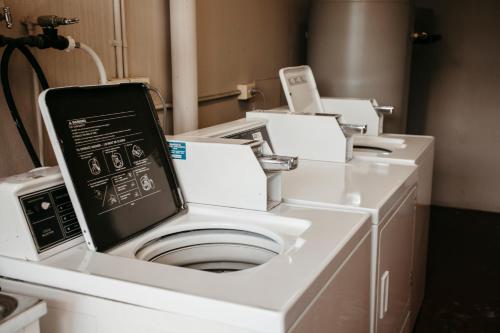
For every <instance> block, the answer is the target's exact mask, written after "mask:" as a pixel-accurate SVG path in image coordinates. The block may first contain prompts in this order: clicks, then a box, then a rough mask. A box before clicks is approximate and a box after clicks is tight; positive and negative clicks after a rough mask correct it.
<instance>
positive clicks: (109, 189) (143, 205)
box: [39, 84, 183, 251]
mask: <svg viewBox="0 0 500 333" xmlns="http://www.w3.org/2000/svg"><path fill="white" fill-rule="evenodd" d="M39 103H40V107H41V110H42V115H43V118H44V121H45V124H46V126H47V130H48V133H49V137H50V140H51V142H52V145H53V147H54V151H55V154H56V158H57V161H58V163H59V166H60V168H61V172H62V175H63V177H64V180H65V183H66V186H67V188H68V192H69V195H70V197H71V200H72V202H73V205H74V207H75V212H76V214H77V217H78V221H79V222H80V225H81V227H82V230H83V234H84V236H85V240H86V242H87V245H88V246H89V248H91V249H92V250H96V251H105V250H107V249H109V248H111V247H114V246H116V245H118V244H120V243H122V242H124V241H126V240H128V239H130V238H132V237H134V236H135V235H138V234H140V233H142V232H144V231H145V230H148V229H150V228H152V227H154V226H155V225H157V224H158V223H160V222H162V221H164V220H165V219H167V218H170V217H172V216H174V215H176V214H178V213H180V212H181V211H182V210H183V203H182V197H181V192H180V189H179V186H178V181H177V178H176V175H175V171H174V168H173V165H172V161H171V160H170V156H169V154H168V153H167V147H166V141H165V139H164V136H163V134H162V131H161V128H160V126H159V124H158V120H157V116H156V110H155V107H154V104H153V101H152V100H151V97H150V95H149V92H148V89H147V87H146V86H145V85H143V84H120V85H109V86H87V87H69V88H58V89H49V90H47V91H45V92H43V93H42V94H41V95H40V99H39Z"/></svg>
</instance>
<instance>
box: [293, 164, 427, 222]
mask: <svg viewBox="0 0 500 333" xmlns="http://www.w3.org/2000/svg"><path fill="white" fill-rule="evenodd" d="M416 181H417V167H416V166H415V165H402V164H389V163H381V162H366V161H358V160H352V161H350V162H349V163H345V164H344V163H331V162H322V161H311V160H301V161H300V165H299V167H298V168H297V169H296V170H294V171H292V172H287V173H283V198H284V199H283V200H284V202H288V203H294V204H305V205H310V206H315V207H328V208H344V209H349V210H352V209H354V210H361V211H366V212H369V213H370V214H372V223H374V224H378V222H379V221H380V220H381V219H382V218H383V217H384V216H385V215H386V214H387V213H388V212H389V211H390V209H391V207H392V206H393V205H394V204H395V203H396V202H397V201H398V200H400V199H401V198H402V197H403V196H404V195H405V194H406V193H407V192H408V191H409V190H410V189H411V188H412V187H413V186H415V184H416Z"/></svg>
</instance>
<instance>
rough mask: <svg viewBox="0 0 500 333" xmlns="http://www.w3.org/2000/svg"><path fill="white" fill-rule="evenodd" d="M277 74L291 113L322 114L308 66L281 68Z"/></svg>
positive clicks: (321, 107)
mask: <svg viewBox="0 0 500 333" xmlns="http://www.w3.org/2000/svg"><path fill="white" fill-rule="evenodd" d="M279 74H280V80H281V85H282V86H283V91H284V92H285V96H286V101H287V103H288V107H289V108H290V111H291V112H300V113H324V109H323V104H321V99H320V96H319V92H318V88H317V87H316V81H315V80H314V75H313V72H312V70H311V68H310V67H309V66H297V67H286V68H282V69H280V71H279Z"/></svg>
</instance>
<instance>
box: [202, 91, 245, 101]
mask: <svg viewBox="0 0 500 333" xmlns="http://www.w3.org/2000/svg"><path fill="white" fill-rule="evenodd" d="M240 94H241V91H239V90H231V91H226V92H222V93H218V94H212V95H205V96H200V97H199V98H198V103H203V102H211V101H216V100H219V99H224V98H229V97H236V96H239V95H240Z"/></svg>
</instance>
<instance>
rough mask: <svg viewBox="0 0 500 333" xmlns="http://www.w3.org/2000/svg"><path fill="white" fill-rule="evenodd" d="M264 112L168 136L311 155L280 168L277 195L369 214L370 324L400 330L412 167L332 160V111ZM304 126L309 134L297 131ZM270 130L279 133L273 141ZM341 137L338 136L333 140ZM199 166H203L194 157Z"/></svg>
mask: <svg viewBox="0 0 500 333" xmlns="http://www.w3.org/2000/svg"><path fill="white" fill-rule="evenodd" d="M267 115H269V118H267V119H262V118H258V117H253V118H247V119H240V120H236V121H233V122H229V123H225V124H220V125H216V126H213V127H207V128H204V129H200V130H196V131H192V132H188V133H184V134H181V135H179V136H176V137H174V138H168V139H169V140H173V141H174V142H175V143H176V144H179V142H180V141H181V140H182V138H186V139H187V140H192V138H193V137H198V138H203V137H208V138H212V139H214V140H215V139H216V138H257V139H263V140H265V141H267V143H268V146H269V147H272V149H273V151H274V152H275V153H278V154H282V153H283V152H287V153H290V152H293V154H296V155H298V156H299V158H301V156H304V155H306V156H308V157H309V158H311V156H315V158H317V159H319V160H313V159H309V160H308V159H303V158H301V159H300V167H299V168H298V169H297V170H295V171H294V172H289V173H284V174H283V194H282V195H283V201H284V202H289V203H296V204H301V205H308V206H313V207H327V208H332V207H335V208H342V209H346V210H350V211H363V212H368V213H370V214H371V216H372V254H371V272H372V273H371V280H372V281H371V283H372V287H371V307H372V331H376V332H386V331H387V332H393V331H399V330H400V329H405V327H408V325H409V320H410V299H411V297H410V292H411V290H410V283H411V274H412V269H413V267H412V255H413V248H412V246H413V230H414V219H415V200H416V181H417V167H416V166H414V165H397V164H390V163H383V162H367V161H362V160H356V159H353V160H350V161H349V163H332V162H339V161H335V159H333V157H335V155H332V154H331V152H332V151H337V150H336V149H335V147H333V146H334V142H335V141H330V140H329V139H330V138H331V137H332V133H335V132H336V131H337V133H338V130H339V124H338V122H337V121H336V120H335V118H330V117H326V118H325V117H324V116H315V115H313V114H295V113H288V112H287V113H284V112H279V111H273V112H269V113H268V114H267ZM280 119H284V121H280ZM328 120H332V121H328ZM279 124H286V125H287V128H288V129H289V128H293V129H299V130H298V131H295V130H290V131H287V130H286V128H285V127H282V128H281V129H280V130H278V131H275V129H276V128H277V126H279ZM274 125H276V126H274ZM305 133H311V135H309V136H304V135H305ZM276 136H277V137H278V138H279V140H275V137H276ZM288 138H290V139H289V140H288ZM322 138H323V139H322ZM287 142H293V143H300V142H302V143H307V144H303V145H301V144H296V145H295V144H289V145H287V147H286V148H285V149H282V147H283V145H285V144H287ZM344 143H345V141H341V143H340V145H343V144H344ZM186 144H188V143H186ZM308 146H310V147H312V148H311V150H308V149H307V148H308ZM343 147H345V145H344V146H343ZM343 149H344V148H343ZM351 149H352V148H351ZM348 156H349V152H346V151H345V152H344V156H343V158H342V157H341V160H340V162H341V161H344V160H345V161H347V160H348ZM207 158H208V157H207ZM174 163H175V165H176V166H177V165H179V166H180V165H182V164H183V163H184V162H183V160H182V159H174ZM199 165H203V163H202V161H199ZM222 174H224V173H222ZM179 177H180V179H181V182H183V183H184V178H185V177H188V175H183V174H182V173H179ZM187 184H189V181H188V183H187ZM193 187H194V186H193ZM191 193H192V191H191V190H190V188H189V187H187V188H185V194H186V197H189V195H190V194H191Z"/></svg>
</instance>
